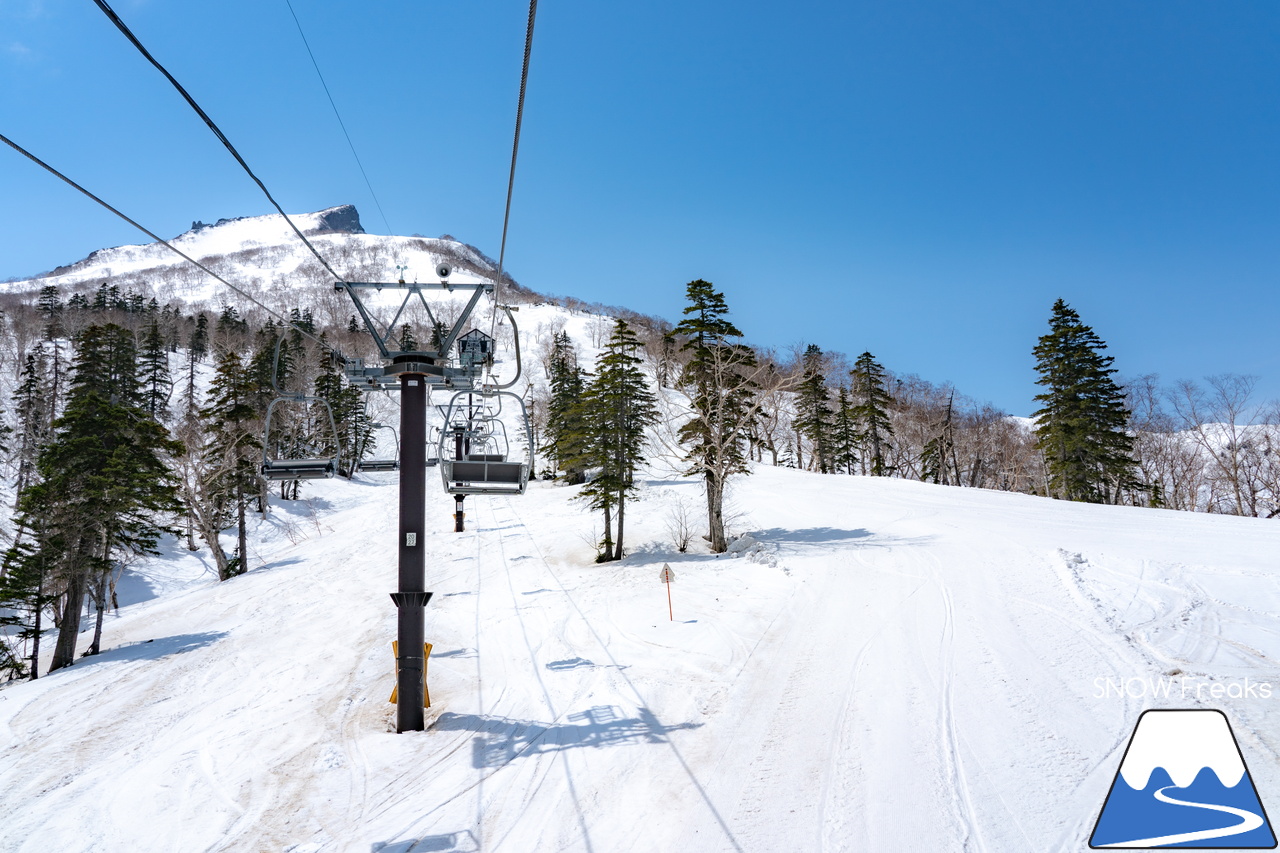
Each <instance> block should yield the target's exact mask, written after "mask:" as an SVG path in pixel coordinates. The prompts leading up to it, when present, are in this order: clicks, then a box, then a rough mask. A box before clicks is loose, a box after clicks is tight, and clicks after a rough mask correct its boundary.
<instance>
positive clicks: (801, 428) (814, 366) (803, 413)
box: [795, 344, 832, 474]
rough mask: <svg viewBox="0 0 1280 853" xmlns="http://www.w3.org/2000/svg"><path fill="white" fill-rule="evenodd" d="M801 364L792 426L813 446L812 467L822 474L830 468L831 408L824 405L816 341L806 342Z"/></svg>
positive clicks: (825, 382)
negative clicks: (794, 417)
mask: <svg viewBox="0 0 1280 853" xmlns="http://www.w3.org/2000/svg"><path fill="white" fill-rule="evenodd" d="M801 365H802V369H803V375H802V377H801V379H800V387H799V388H797V389H796V419H795V428H796V431H797V432H798V433H800V434H801V435H803V436H805V437H806V438H808V439H809V441H810V443H811V445H812V447H813V456H812V460H811V461H812V462H813V463H814V464H813V467H815V468H817V469H818V470H819V471H820V472H822V473H823V474H825V473H827V471H829V470H830V468H831V456H832V452H831V409H830V407H829V406H828V405H827V380H826V377H824V376H823V375H822V350H821V349H819V348H818V346H817V345H816V344H809V346H808V347H806V348H805V351H804V356H803V358H802V359H801Z"/></svg>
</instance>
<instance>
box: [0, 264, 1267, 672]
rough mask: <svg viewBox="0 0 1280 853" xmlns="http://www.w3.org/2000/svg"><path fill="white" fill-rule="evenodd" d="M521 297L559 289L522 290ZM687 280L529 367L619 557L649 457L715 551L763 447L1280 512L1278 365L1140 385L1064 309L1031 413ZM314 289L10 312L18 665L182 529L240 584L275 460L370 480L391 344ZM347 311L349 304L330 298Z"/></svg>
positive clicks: (849, 462)
mask: <svg viewBox="0 0 1280 853" xmlns="http://www.w3.org/2000/svg"><path fill="white" fill-rule="evenodd" d="M507 296H508V298H509V299H511V300H512V301H516V302H526V303H541V302H545V301H546V299H545V297H539V296H538V295H537V294H534V293H532V292H530V291H527V290H523V289H520V290H513V291H511V292H509V293H508V294H507ZM686 297H687V300H688V304H687V306H686V307H685V309H684V311H683V317H682V319H681V320H680V321H679V322H678V323H676V324H671V323H669V322H667V321H665V320H662V319H659V318H653V317H648V316H644V315H639V314H635V313H634V312H627V311H621V310H614V311H613V314H614V316H605V315H604V313H603V312H602V311H601V310H600V309H599V306H585V305H581V304H577V305H576V306H575V310H578V311H583V310H589V311H590V313H589V314H588V323H587V329H588V333H589V338H590V340H589V341H587V342H586V343H588V344H589V345H590V346H591V347H593V348H595V349H597V350H598V353H599V354H598V357H597V359H596V360H595V362H594V364H591V365H587V364H585V363H583V362H582V361H581V360H580V357H579V353H578V352H577V348H578V346H579V344H577V343H575V341H574V339H573V338H571V337H570V336H569V335H568V334H567V333H566V331H565V329H564V328H563V323H558V324H552V325H550V326H548V327H539V328H537V329H526V330H524V340H525V348H526V349H532V350H533V351H534V352H536V353H537V354H538V356H539V357H538V361H539V362H540V363H541V367H542V370H541V374H542V375H541V376H540V377H539V376H538V375H537V373H536V372H534V374H533V375H532V376H531V377H526V381H525V384H524V391H525V398H526V404H527V407H528V411H529V412H530V415H531V419H532V423H533V426H534V430H535V443H536V448H535V449H536V453H537V462H536V471H537V473H538V474H539V475H540V476H542V477H543V478H544V479H561V480H563V481H566V482H568V483H571V484H576V485H580V486H581V492H580V495H579V497H580V498H581V500H582V501H583V502H584V503H585V504H586V505H587V506H588V508H589V509H591V510H592V511H595V512H598V513H600V514H601V517H602V520H603V522H604V535H603V537H602V539H601V541H600V542H599V543H598V545H599V547H598V551H597V559H599V560H602V561H603V560H613V559H620V558H621V557H622V556H623V554H624V529H625V527H624V525H625V520H626V512H627V507H628V505H629V502H631V501H633V500H634V499H635V497H636V494H637V489H638V472H639V471H640V470H641V469H642V468H643V466H644V465H645V464H646V463H647V462H649V461H652V460H653V459H654V458H656V457H657V456H659V455H662V456H664V457H665V458H667V459H675V460H677V461H678V464H679V465H680V466H681V467H680V472H681V473H683V474H685V475H689V476H696V477H698V478H699V479H700V480H701V482H702V484H703V485H704V489H705V495H706V511H705V518H706V530H707V534H706V539H707V540H708V542H709V547H710V548H711V550H712V551H715V552H720V551H724V550H725V549H726V548H727V546H728V542H729V537H730V533H731V532H730V531H729V530H728V529H727V526H728V525H727V522H726V518H725V512H724V497H725V489H726V487H727V486H728V484H729V483H730V481H731V479H732V478H733V477H736V476H743V475H747V474H749V472H750V463H753V462H754V463H757V464H768V465H775V466H787V467H793V468H799V469H804V470H808V471H813V472H817V473H821V474H826V475H831V476H888V477H900V478H907V479H914V480H921V481H925V482H932V483H937V484H941V485H950V486H963V487H969V488H987V489H1000V490H1005V491H1015V492H1023V493H1028V494H1037V495H1044V496H1050V497H1058V498H1064V499H1071V500H1085V501H1093V502H1105V503H1113V504H1128V505H1135V506H1152V507H1168V508H1172V509H1180V510H1193V511H1206V512H1220V513H1230V514H1236V515H1250V516H1263V517H1274V516H1276V515H1277V514H1280V503H1278V502H1277V498H1278V497H1280V442H1277V437H1278V435H1280V433H1278V432H1277V430H1276V428H1275V427H1274V424H1275V423H1276V422H1277V420H1280V418H1278V417H1277V413H1276V410H1275V407H1274V406H1272V407H1269V408H1268V407H1264V406H1261V405H1259V404H1257V402H1256V401H1255V400H1254V397H1253V391H1254V380H1252V379H1250V378H1248V377H1239V376H1218V377H1211V378H1210V379H1208V380H1207V381H1206V383H1205V384H1204V385H1200V384H1197V383H1194V382H1180V383H1178V384H1177V385H1175V386H1173V387H1172V388H1166V387H1162V386H1161V385H1160V383H1159V381H1158V379H1157V377H1154V376H1144V377H1139V378H1137V379H1135V380H1131V381H1128V382H1121V381H1119V380H1117V379H1116V378H1115V373H1116V371H1115V369H1114V368H1113V367H1112V364H1111V360H1110V358H1109V357H1107V356H1105V355H1104V354H1103V350H1105V343H1104V342H1102V341H1101V339H1100V338H1099V337H1098V336H1097V335H1095V334H1094V333H1093V331H1092V330H1091V329H1090V328H1089V327H1088V326H1086V325H1084V324H1083V323H1082V322H1081V320H1080V318H1079V317H1078V315H1077V314H1076V313H1075V312H1074V311H1072V310H1071V309H1070V307H1069V306H1067V305H1066V304H1065V303H1062V302H1061V301H1059V303H1057V304H1055V305H1054V306H1053V310H1052V314H1051V317H1050V329H1049V332H1048V333H1047V334H1046V335H1044V336H1042V337H1041V338H1040V339H1039V341H1038V343H1037V344H1036V346H1035V348H1034V357H1035V359H1036V365H1037V370H1038V372H1039V373H1040V376H1041V379H1040V380H1039V381H1040V385H1041V386H1042V389H1043V391H1042V393H1041V394H1040V395H1038V396H1037V398H1036V399H1037V402H1039V403H1040V404H1041V408H1040V410H1039V411H1038V412H1037V417H1036V419H1034V420H1033V421H1031V422H1028V421H1027V420H1026V419H1018V418H1012V417H1010V416H1008V414H1007V413H1005V412H1002V411H1000V410H998V409H996V408H994V407H992V406H990V405H986V404H980V403H977V402H975V401H973V400H971V399H969V398H967V397H965V396H964V395H962V394H960V393H958V391H957V389H955V388H954V387H953V386H951V385H949V384H945V383H944V384H935V383H932V382H929V381H926V380H924V379H921V378H919V377H917V376H913V375H898V374H895V373H893V372H892V371H891V370H890V369H888V368H887V367H886V366H884V365H882V364H881V363H880V362H879V361H878V360H877V359H876V357H875V356H874V355H873V354H872V353H870V352H865V351H864V352H862V353H861V354H860V355H858V356H857V357H856V358H854V359H852V360H850V359H849V358H848V357H847V356H845V355H843V354H842V353H838V352H828V351H823V350H822V349H821V348H819V347H818V346H817V345H815V344H805V345H801V346H797V347H794V348H793V349H792V350H790V351H787V352H777V351H772V350H768V349H764V348H760V347H754V346H751V345H749V344H748V343H747V342H746V337H745V335H744V333H743V331H742V330H740V329H738V328H737V327H736V325H735V324H734V323H733V321H732V319H731V318H730V314H731V312H730V309H729V306H728V303H727V300H726V299H725V296H724V294H723V293H722V292H720V291H717V290H716V289H715V287H714V285H712V284H711V283H710V282H705V281H702V280H698V281H694V282H690V283H689V284H688V285H687V287H686ZM318 298H322V297H318ZM316 305H317V304H316V303H310V304H299V305H297V306H294V307H292V308H290V309H288V311H287V314H288V316H289V319H290V323H289V324H284V323H282V322H280V321H279V320H276V319H273V318H271V317H270V316H268V315H266V314H265V313H262V312H257V311H254V310H250V311H249V312H247V314H245V315H242V314H241V313H240V309H238V308H237V307H236V306H234V305H231V304H227V305H223V306H221V307H220V309H218V310H216V311H214V310H189V309H187V308H185V307H184V306H183V305H182V304H181V303H178V302H173V303H171V304H169V305H164V306H162V305H160V304H158V302H157V300H156V299H155V298H153V297H149V296H147V295H145V293H144V292H142V291H138V290H126V291H123V292H122V291H121V290H120V289H119V287H118V286H115V285H113V284H111V283H110V282H104V283H102V284H101V285H99V286H98V287H97V288H96V289H95V288H91V289H89V290H87V291H82V292H77V293H73V294H71V295H70V296H69V297H68V298H67V299H66V300H65V301H64V300H63V297H62V294H60V293H59V291H58V289H57V288H55V287H46V288H44V289H43V290H42V291H40V293H39V294H38V296H36V297H35V298H26V299H23V298H21V297H14V296H10V297H7V301H6V302H5V303H4V304H3V305H0V309H2V311H3V326H2V333H0V367H3V369H4V370H5V372H6V374H7V378H8V383H9V384H8V388H9V393H8V394H7V397H8V402H9V406H7V407H6V409H7V410H6V411H5V412H4V413H3V418H2V419H0V425H2V428H0V454H3V458H4V460H5V463H6V464H7V465H8V466H9V470H10V471H11V472H12V476H11V482H12V483H13V491H12V494H11V495H10V496H9V498H8V500H10V501H11V502H12V503H11V506H12V508H13V516H12V520H11V522H10V524H9V525H8V528H7V529H4V530H3V531H0V533H2V534H3V536H4V540H3V541H4V543H5V546H6V547H5V549H4V552H3V562H2V563H0V619H3V621H4V623H5V625H6V626H7V631H8V636H9V640H10V641H9V642H8V643H0V668H2V669H3V671H5V672H7V673H8V674H9V675H10V676H11V677H17V676H19V675H26V676H28V677H35V675H36V674H37V672H36V668H35V662H36V661H37V660H38V659H39V638H40V635H41V633H42V631H44V630H45V629H47V628H48V627H50V626H52V627H54V628H56V629H57V640H56V641H55V651H54V656H53V662H52V665H51V668H52V669H58V668H61V667H63V666H67V665H69V664H70V663H72V662H73V661H74V653H75V638H76V635H77V634H78V633H79V631H80V630H81V619H82V618H83V609H84V608H82V607H81V606H80V604H79V602H81V601H83V600H87V601H88V602H90V605H91V613H92V614H93V615H94V617H95V624H94V636H93V642H92V644H91V646H90V649H89V653H90V654H92V653H96V652H97V650H98V649H99V648H100V644H101V631H102V615H103V613H104V612H105V611H106V610H108V609H110V608H112V607H113V604H114V584H115V581H116V580H117V579H118V578H119V576H120V573H121V571H122V570H123V568H124V567H126V566H128V565H130V564H131V563H132V562H134V561H136V560H138V559H140V558H142V557H145V556H147V555H150V554H155V553H156V549H157V547H158V545H159V543H160V542H161V541H162V538H163V537H164V536H165V535H166V534H172V535H173V536H175V537H176V541H178V542H179V543H181V545H183V546H185V547H187V548H190V549H192V550H196V549H201V548H207V549H208V550H209V553H210V556H211V561H212V563H213V565H214V566H215V567H216V569H217V573H218V576H219V578H220V579H224V580H225V579H228V578H231V577H235V576H236V575H238V574H241V573H243V572H244V571H246V570H247V568H248V567H249V565H248V550H247V549H248V544H247V525H248V520H247V518H248V516H250V515H252V514H255V513H256V514H259V515H265V514H266V513H267V512H268V511H269V504H268V489H269V487H270V488H274V487H275V485H276V484H273V483H268V481H267V480H265V479H264V478H263V477H262V475H261V470H260V469H261V463H262V461H263V458H264V455H275V456H281V457H290V458H294V457H302V456H320V455H333V456H336V457H338V458H340V459H342V460H345V464H344V465H343V471H342V473H343V474H345V475H348V476H349V475H350V473H351V471H352V470H353V469H354V462H355V460H358V459H360V458H361V457H362V456H364V455H366V454H367V453H369V451H370V447H371V440H370V439H371V435H372V432H373V429H374V421H373V419H372V418H371V416H370V415H369V413H368V412H367V405H366V399H365V395H364V394H363V392H361V391H360V390H358V389H356V388H353V387H351V386H350V385H348V384H347V383H346V381H345V380H344V377H343V373H342V366H341V364H340V363H338V362H337V361H336V360H335V359H334V358H333V357H332V352H331V349H330V345H332V346H333V347H336V348H338V349H340V350H342V351H343V352H345V353H347V354H350V355H361V356H368V355H371V354H372V353H370V352H369V346H370V343H369V336H368V335H367V334H366V333H365V331H364V329H363V328H362V327H361V325H360V324H359V323H358V322H357V321H356V318H355V317H354V316H349V317H348V318H347V319H346V321H345V323H343V322H337V323H335V322H327V323H323V324H322V323H319V322H317V320H316V312H317V307H316ZM591 314H594V316H591ZM325 315H326V316H328V317H330V318H333V317H334V316H335V312H334V311H333V310H332V307H331V306H330V307H329V309H328V310H326V311H325ZM579 316H580V315H579ZM407 319H408V320H409V322H406V323H404V324H403V326H402V327H401V328H400V330H399V334H398V340H399V342H400V345H401V348H402V349H409V350H412V349H414V348H416V347H417V345H418V344H417V341H418V340H419V339H430V338H432V337H437V336H438V335H439V328H438V327H437V328H424V327H422V326H421V325H420V324H419V325H418V326H417V327H416V329H415V323H416V322H417V321H419V320H421V318H416V317H414V316H412V315H411V316H410V317H409V318H407ZM304 332H305V334H304ZM498 334H499V338H500V340H499V343H500V345H502V344H503V343H507V344H509V340H508V341H505V342H504V341H503V340H502V337H503V335H504V334H505V335H510V329H509V328H506V329H503V328H499V329H498ZM317 341H318V342H317ZM530 345H532V346H530ZM282 393H283V394H285V395H306V396H307V397H308V398H310V399H311V402H296V403H295V404H293V405H287V406H283V407H278V409H277V411H276V412H275V413H274V414H273V415H272V420H271V429H270V430H269V431H268V430H267V429H266V426H267V424H266V418H267V411H268V406H269V405H270V403H271V401H272V400H273V399H278V398H279V397H280V395H281V394H282ZM318 401H323V403H321V402H318ZM329 411H332V413H333V416H334V423H335V425H336V429H333V428H330V426H329V422H328V412H329ZM301 486H302V484H301V483H300V482H299V481H285V482H282V483H279V490H280V491H279V497H280V498H281V499H284V500H296V499H298V498H299V497H300V494H301V491H300V490H301ZM227 539H232V540H233V541H234V544H229V543H228V542H227ZM687 544H688V535H687V532H686V535H685V541H684V546H686V547H687ZM18 649H22V650H24V651H23V652H22V653H21V654H19V653H18V652H17V651H16V650H18Z"/></svg>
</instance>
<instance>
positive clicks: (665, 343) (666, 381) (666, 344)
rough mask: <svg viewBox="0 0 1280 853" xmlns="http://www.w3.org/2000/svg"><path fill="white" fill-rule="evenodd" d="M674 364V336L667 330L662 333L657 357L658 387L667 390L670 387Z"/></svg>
mask: <svg viewBox="0 0 1280 853" xmlns="http://www.w3.org/2000/svg"><path fill="white" fill-rule="evenodd" d="M675 363H676V335H675V332H674V331H671V330H667V331H665V332H663V333H662V344H661V351H660V354H659V356H658V387H659V388H668V387H670V385H671V371H672V369H673V368H674V366H675Z"/></svg>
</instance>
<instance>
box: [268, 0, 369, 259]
mask: <svg viewBox="0 0 1280 853" xmlns="http://www.w3.org/2000/svg"><path fill="white" fill-rule="evenodd" d="M284 2H285V5H286V6H288V7H289V14H290V15H293V22H294V24H296V25H297V27H298V35H300V36H302V44H303V45H305V46H306V48H307V56H309V57H311V66H312V67H313V68H315V70H316V76H317V77H319V78H320V85H321V86H323V87H324V93H325V95H326V96H327V97H328V98H329V106H331V107H333V115H334V116H335V117H336V118H337V119H338V126H339V127H341V128H342V135H343V136H345V137H346V138H347V145H348V146H349V147H350V148H351V156H352V157H354V158H356V165H357V166H359V167H360V175H361V176H362V177H363V178H364V185H365V186H366V187H368V188H369V195H371V196H373V203H374V205H375V206H376V207H377V208H378V215H379V216H381V217H382V224H383V225H385V226H387V233H388V234H392V233H394V232H393V231H392V230H391V223H390V222H388V221H387V214H386V213H384V212H383V210H382V202H380V201H378V194H377V193H376V192H374V191H373V184H371V183H370V182H369V175H368V173H366V172H365V170H364V163H362V162H360V155H359V154H357V153H356V146H355V143H354V142H352V141H351V134H350V133H348V132H347V124H346V122H344V121H343V120H342V114H341V113H340V112H338V105H337V104H336V103H334V100H333V94H332V93H331V92H330V91H329V84H328V83H326V82H325V81H324V74H322V73H320V63H318V62H316V55H315V54H314V53H312V52H311V43H310V42H309V41H307V34H306V33H304V32H303V31H302V22H301V21H299V20H298V13H297V12H295V11H294V10H293V3H292V2H290V0H284Z"/></svg>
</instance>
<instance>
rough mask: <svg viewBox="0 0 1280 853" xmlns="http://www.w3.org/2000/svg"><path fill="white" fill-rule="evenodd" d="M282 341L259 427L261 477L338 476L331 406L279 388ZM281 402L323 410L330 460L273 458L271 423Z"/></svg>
mask: <svg viewBox="0 0 1280 853" xmlns="http://www.w3.org/2000/svg"><path fill="white" fill-rule="evenodd" d="M283 342H284V337H283V336H281V337H280V338H279V339H277V340H276V350H275V362H274V364H273V365H272V367H271V387H272V389H273V390H274V391H275V393H276V397H275V399H274V400H272V401H271V402H270V403H269V404H268V405H267V416H266V419H265V422H264V424H263V428H262V469H261V470H262V476H263V477H265V478H266V479H268V480H272V481H282V480H286V481H287V480H319V479H326V478H329V477H332V476H333V475H334V474H336V473H338V463H339V461H340V457H341V450H340V449H339V448H340V446H341V442H340V441H339V439H338V425H337V422H336V421H335V420H334V418H333V407H332V406H330V405H329V401H328V400H326V399H324V398H323V397H314V396H309V395H307V394H301V393H290V392H286V391H283V390H282V389H281V388H280V385H279V382H278V380H279V371H280V345H281V344H282V343H283ZM281 403H301V404H306V405H315V404H319V405H321V406H323V407H324V411H325V414H326V415H327V417H328V421H329V436H330V437H331V438H332V439H333V455H332V456H329V457H315V456H313V457H306V458H294V457H288V456H280V455H277V456H274V457H273V456H272V453H271V421H272V417H273V416H274V414H275V411H276V406H278V405H280V404H281Z"/></svg>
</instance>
